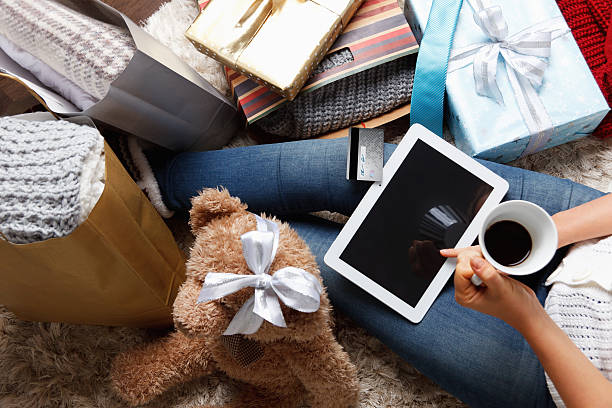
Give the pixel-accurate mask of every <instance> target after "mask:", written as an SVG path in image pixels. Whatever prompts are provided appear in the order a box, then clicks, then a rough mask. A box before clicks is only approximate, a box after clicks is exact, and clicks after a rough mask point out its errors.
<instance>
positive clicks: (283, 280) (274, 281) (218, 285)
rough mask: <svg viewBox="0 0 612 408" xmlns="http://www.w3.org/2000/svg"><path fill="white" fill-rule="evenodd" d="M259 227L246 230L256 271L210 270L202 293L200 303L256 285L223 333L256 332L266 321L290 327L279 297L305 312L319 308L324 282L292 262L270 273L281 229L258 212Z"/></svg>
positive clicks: (245, 247)
mask: <svg viewBox="0 0 612 408" xmlns="http://www.w3.org/2000/svg"><path fill="white" fill-rule="evenodd" d="M255 217H256V219H257V231H249V232H247V233H245V234H242V236H241V237H240V240H241V241H242V253H243V255H244V258H245V260H246V263H247V265H248V267H249V269H250V270H251V271H252V272H253V273H254V275H238V274H234V273H216V272H209V273H208V274H207V275H206V278H205V279H204V285H203V286H202V290H201V292H200V296H199V297H198V303H202V302H208V301H210V300H215V299H219V298H221V297H223V296H226V295H229V294H231V293H234V292H237V291H239V290H240V289H243V288H246V287H252V288H255V294H254V295H253V296H251V297H250V298H249V299H248V300H247V301H246V302H245V304H244V305H242V307H241V308H240V310H239V311H238V313H236V316H234V318H233V319H232V321H231V322H230V324H229V326H228V327H227V329H226V330H225V332H224V333H223V334H224V335H232V334H238V333H242V334H253V333H255V332H256V331H257V330H259V327H260V326H261V324H262V323H263V321H264V320H267V321H269V322H270V323H272V324H274V325H275V326H279V327H287V325H286V323H285V318H284V317H283V312H282V310H281V307H280V303H279V299H280V300H281V301H282V302H283V303H284V304H285V305H287V306H289V307H290V308H292V309H295V310H297V311H300V312H304V313H312V312H316V311H317V310H318V309H319V305H320V301H321V292H322V291H323V288H322V287H321V284H320V283H319V281H318V280H317V278H315V277H314V276H313V275H312V274H311V273H308V272H306V271H305V270H303V269H300V268H295V267H292V266H288V267H285V268H282V269H279V270H277V271H276V272H274V275H270V274H269V273H268V272H269V270H270V266H271V265H272V262H273V261H274V257H275V256H276V251H277V249H278V238H279V229H278V225H277V224H276V223H275V222H272V221H268V220H265V219H263V218H261V217H259V216H257V215H255Z"/></svg>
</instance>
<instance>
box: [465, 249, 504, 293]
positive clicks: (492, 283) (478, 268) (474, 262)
mask: <svg viewBox="0 0 612 408" xmlns="http://www.w3.org/2000/svg"><path fill="white" fill-rule="evenodd" d="M470 266H471V267H472V270H473V271H474V273H475V274H476V276H478V277H479V278H480V279H481V280H482V281H483V282H484V283H485V284H486V285H487V287H488V288H493V289H494V288H496V287H500V285H502V284H503V278H502V276H501V275H500V274H499V272H497V270H496V269H495V268H494V267H493V265H491V264H490V263H488V262H487V261H485V260H484V259H483V258H480V257H476V256H475V257H473V258H472V259H470Z"/></svg>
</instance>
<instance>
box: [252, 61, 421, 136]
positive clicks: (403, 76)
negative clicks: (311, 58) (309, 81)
mask: <svg viewBox="0 0 612 408" xmlns="http://www.w3.org/2000/svg"><path fill="white" fill-rule="evenodd" d="M349 54H350V52H349ZM348 58H349V56H343V55H342V54H339V55H338V54H336V55H335V54H332V55H331V56H328V57H326V58H325V59H324V60H323V61H322V62H321V63H320V64H319V66H318V67H317V69H316V70H315V73H317V72H320V71H324V70H327V69H329V68H333V67H334V66H337V65H341V64H343V63H345V62H347V61H349V59H348ZM350 58H351V60H352V55H350ZM414 66H415V58H414V56H407V57H402V58H399V59H396V60H394V61H391V62H387V63H385V64H382V65H378V66H376V67H374V68H370V69H368V70H366V71H362V72H359V73H357V74H355V75H351V76H349V77H347V78H343V79H341V80H338V81H336V82H332V83H330V84H328V85H325V86H323V87H321V88H319V89H316V90H314V91H312V92H308V93H301V94H299V95H298V97H297V98H295V99H294V100H293V101H291V102H288V103H286V104H285V105H283V106H282V107H281V108H279V109H278V110H276V111H274V112H272V113H271V114H269V115H267V116H265V117H263V118H261V119H259V120H258V121H256V122H255V123H254V124H253V125H254V126H253V127H254V128H255V129H257V130H259V131H260V132H263V133H264V134H267V135H270V136H273V137H282V138H290V139H305V138H310V137H314V136H317V135H321V134H323V133H327V132H331V131H334V130H338V129H342V128H345V127H348V126H351V125H353V124H356V123H360V122H362V121H364V120H368V119H371V118H375V117H377V116H379V115H381V114H383V113H386V112H389V111H391V110H393V109H395V108H397V107H399V106H401V105H404V104H406V103H409V102H410V97H411V95H412V83H413V80H414Z"/></svg>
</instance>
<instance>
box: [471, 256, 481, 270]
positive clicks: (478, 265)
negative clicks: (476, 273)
mask: <svg viewBox="0 0 612 408" xmlns="http://www.w3.org/2000/svg"><path fill="white" fill-rule="evenodd" d="M472 266H473V267H474V268H476V269H480V268H482V267H483V266H484V260H483V259H482V258H472Z"/></svg>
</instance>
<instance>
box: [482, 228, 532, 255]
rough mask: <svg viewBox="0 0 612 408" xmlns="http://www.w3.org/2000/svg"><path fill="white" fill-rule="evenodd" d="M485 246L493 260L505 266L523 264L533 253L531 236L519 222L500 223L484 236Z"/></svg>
mask: <svg viewBox="0 0 612 408" xmlns="http://www.w3.org/2000/svg"><path fill="white" fill-rule="evenodd" d="M484 241H485V246H486V247H487V251H488V252H489V254H490V255H491V257H492V258H493V259H495V260H496V261H497V262H498V263H499V264H501V265H504V266H515V265H518V264H520V263H521V262H523V261H524V260H525V259H527V257H528V256H529V253H530V252H531V236H530V235H529V232H528V231H527V230H526V229H525V227H523V226H522V225H521V224H519V223H518V222H514V221H499V222H496V223H495V224H493V225H491V226H490V227H489V228H488V229H487V231H486V232H485V235H484Z"/></svg>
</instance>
